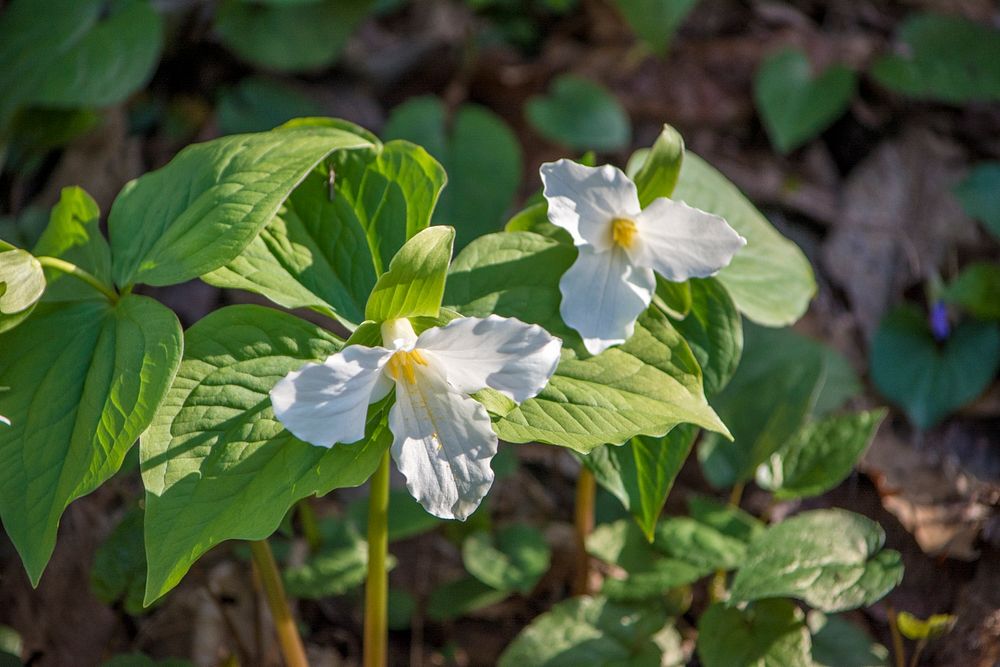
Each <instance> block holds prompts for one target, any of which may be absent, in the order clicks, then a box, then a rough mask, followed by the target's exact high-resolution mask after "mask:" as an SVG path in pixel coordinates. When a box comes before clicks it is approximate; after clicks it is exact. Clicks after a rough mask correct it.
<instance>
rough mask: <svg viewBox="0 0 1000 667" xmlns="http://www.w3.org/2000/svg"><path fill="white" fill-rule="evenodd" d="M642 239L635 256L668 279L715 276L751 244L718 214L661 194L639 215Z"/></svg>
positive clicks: (640, 262)
mask: <svg viewBox="0 0 1000 667" xmlns="http://www.w3.org/2000/svg"><path fill="white" fill-rule="evenodd" d="M635 222H636V226H637V227H638V232H639V239H640V240H641V243H639V244H637V250H638V252H636V253H634V254H633V258H634V260H635V262H636V263H637V264H639V265H640V266H646V267H649V268H651V269H653V270H654V271H656V272H657V273H659V274H660V275H661V276H663V277H664V278H666V279H667V280H673V281H675V282H682V281H685V280H687V279H688V278H704V277H706V276H712V275H715V274H716V273H718V272H719V270H721V269H723V268H725V267H726V266H728V265H729V262H730V261H732V259H733V255H735V254H736V252H737V251H738V250H739V249H740V248H742V247H743V246H745V245H746V244H747V241H746V239H744V238H743V237H742V236H740V235H739V234H738V233H737V232H736V230H735V229H733V228H732V227H730V226H729V223H727V222H726V221H725V220H723V219H722V218H720V217H719V216H717V215H712V214H711V213H706V212H705V211H701V210H698V209H696V208H692V207H691V206H688V205H687V204H685V203H684V202H680V201H673V200H672V199H667V198H666V197H660V198H659V199H655V200H653V202H652V203H651V204H650V205H649V206H647V207H646V209H645V210H644V211H643V212H642V213H641V214H640V215H639V217H638V218H636V221H635Z"/></svg>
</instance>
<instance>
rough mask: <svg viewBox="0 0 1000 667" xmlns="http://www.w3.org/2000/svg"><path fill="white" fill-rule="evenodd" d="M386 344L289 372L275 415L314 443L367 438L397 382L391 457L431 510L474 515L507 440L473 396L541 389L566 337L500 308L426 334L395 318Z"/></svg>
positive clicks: (518, 396)
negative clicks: (374, 409) (375, 410)
mask: <svg viewBox="0 0 1000 667" xmlns="http://www.w3.org/2000/svg"><path fill="white" fill-rule="evenodd" d="M382 341H383V345H384V347H365V346H363V345H350V346H348V347H345V348H344V349H343V350H341V351H340V352H338V353H337V354H334V355H332V356H330V357H329V358H328V359H327V360H326V361H325V362H323V363H321V364H316V363H312V364H306V365H305V366H304V367H303V368H301V369H299V370H297V371H293V372H291V373H289V374H288V375H286V376H285V377H284V378H283V379H281V380H280V381H279V382H278V383H277V384H276V385H275V386H274V389H272V390H271V403H272V404H273V406H274V413H275V415H276V416H277V417H278V419H279V420H281V422H282V423H283V424H284V425H285V428H287V429H288V430H289V431H291V432H292V433H293V434H294V435H295V436H296V437H298V438H299V439H301V440H305V441H306V442H309V443H312V444H314V445H319V446H321V447H332V446H333V445H334V444H336V443H338V442H339V443H351V442H355V441H357V440H360V439H362V438H363V437H364V435H365V420H366V416H367V413H368V406H369V405H370V404H371V403H374V402H376V401H379V400H381V399H382V398H384V397H385V396H387V395H388V393H389V391H390V390H391V389H392V388H393V386H394V385H395V387H396V402H395V404H394V405H393V406H392V408H391V409H390V410H389V429H390V430H391V431H392V434H393V442H392V457H393V459H395V461H396V465H397V466H399V469H400V471H402V473H403V475H404V476H405V477H406V487H407V489H409V491H410V493H411V494H412V495H413V497H414V498H416V499H417V500H418V501H419V502H420V504H422V505H423V506H424V508H425V509H426V510H427V511H428V512H430V513H431V514H433V515H435V516H438V517H441V518H444V519H465V518H467V517H468V516H469V515H470V514H472V512H474V511H475V509H476V508H477V507H479V503H480V501H482V499H483V497H484V496H485V495H486V492H487V491H489V489H490V486H491V485H492V484H493V470H492V468H491V467H490V461H491V460H492V459H493V457H494V456H495V455H496V453H497V442H498V441H497V436H496V434H495V433H494V432H493V427H492V424H491V422H490V417H489V415H488V414H487V413H486V408H484V407H483V406H482V404H481V403H479V402H477V401H475V400H473V399H472V398H470V397H469V395H470V394H472V393H475V392H477V391H480V390H482V389H485V388H487V387H488V388H490V389H495V390H496V391H498V392H500V393H502V394H505V395H506V396H508V397H510V398H511V399H513V400H514V401H516V402H517V403H521V402H522V401H525V400H527V399H529V398H531V397H533V396H535V395H536V394H538V392H540V391H541V390H542V388H543V387H545V385H546V384H547V383H548V381H549V378H550V377H552V374H553V373H554V372H555V370H556V365H557V364H558V363H559V352H560V350H561V348H562V341H560V340H559V339H558V338H554V337H553V336H552V335H550V334H549V333H548V332H547V331H545V329H543V328H541V327H539V326H537V325H528V324H525V323H524V322H521V321H520V320H516V319H509V318H503V317H498V316H496V315H490V316H489V317H486V318H476V317H463V318H458V319H455V320H452V321H451V322H449V323H448V324H446V325H444V326H442V327H433V328H430V329H427V330H426V331H424V332H423V333H422V334H420V335H419V336H417V335H416V333H415V332H414V330H413V326H412V325H411V324H410V321H409V320H407V319H405V318H403V319H397V320H389V321H387V322H385V323H383V324H382Z"/></svg>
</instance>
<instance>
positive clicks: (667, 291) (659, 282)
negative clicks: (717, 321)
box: [653, 276, 739, 320]
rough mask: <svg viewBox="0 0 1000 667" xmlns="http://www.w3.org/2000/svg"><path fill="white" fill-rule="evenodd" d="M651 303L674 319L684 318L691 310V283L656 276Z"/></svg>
mask: <svg viewBox="0 0 1000 667" xmlns="http://www.w3.org/2000/svg"><path fill="white" fill-rule="evenodd" d="M653 303H654V304H656V306H657V307H658V308H659V309H660V310H662V311H663V313H664V314H665V315H667V316H668V317H670V318H672V319H674V320H682V319H684V318H685V317H686V316H687V314H688V313H689V312H691V283H690V282H689V281H685V282H682V283H675V282H671V281H669V280H664V279H663V278H661V277H660V276H656V292H655V296H654V298H653ZM738 316H739V314H738V313H737V317H738Z"/></svg>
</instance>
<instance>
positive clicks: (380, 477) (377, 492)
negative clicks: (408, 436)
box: [364, 452, 389, 667]
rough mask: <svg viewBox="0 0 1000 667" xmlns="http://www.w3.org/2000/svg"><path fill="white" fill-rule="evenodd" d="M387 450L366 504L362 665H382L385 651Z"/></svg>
mask: <svg viewBox="0 0 1000 667" xmlns="http://www.w3.org/2000/svg"><path fill="white" fill-rule="evenodd" d="M388 550H389V452H386V453H385V454H383V455H382V462H381V463H379V466H378V470H376V471H375V474H374V475H373V476H372V483H371V490H370V498H369V504H368V581H367V583H366V585H365V644H364V667H385V665H386V653H387V652H388V620H387V607H388V604H387V603H388V588H389V578H388V575H387V574H386V570H385V561H386V554H387V552H388Z"/></svg>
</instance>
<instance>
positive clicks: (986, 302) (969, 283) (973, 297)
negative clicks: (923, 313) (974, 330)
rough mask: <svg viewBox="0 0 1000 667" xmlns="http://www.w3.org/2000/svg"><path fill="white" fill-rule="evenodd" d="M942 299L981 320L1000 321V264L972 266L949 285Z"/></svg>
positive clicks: (976, 264)
mask: <svg viewBox="0 0 1000 667" xmlns="http://www.w3.org/2000/svg"><path fill="white" fill-rule="evenodd" d="M942 298H943V299H944V300H945V301H948V302H950V303H955V304H958V305H959V306H961V307H962V308H964V309H965V310H967V311H969V312H970V313H972V314H973V315H974V316H975V317H977V318H979V319H981V320H1000V264H988V263H986V262H977V263H975V264H970V265H969V266H967V267H965V268H964V269H963V270H962V273H960V274H959V275H958V277H957V278H955V280H954V281H952V283H951V284H950V285H948V287H947V289H945V291H944V293H943V294H942Z"/></svg>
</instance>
